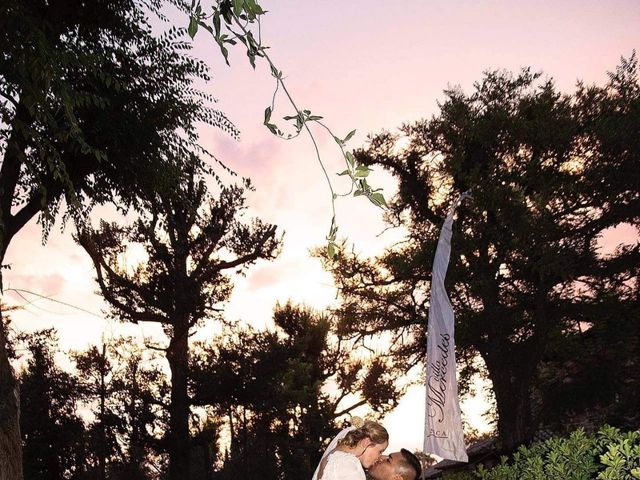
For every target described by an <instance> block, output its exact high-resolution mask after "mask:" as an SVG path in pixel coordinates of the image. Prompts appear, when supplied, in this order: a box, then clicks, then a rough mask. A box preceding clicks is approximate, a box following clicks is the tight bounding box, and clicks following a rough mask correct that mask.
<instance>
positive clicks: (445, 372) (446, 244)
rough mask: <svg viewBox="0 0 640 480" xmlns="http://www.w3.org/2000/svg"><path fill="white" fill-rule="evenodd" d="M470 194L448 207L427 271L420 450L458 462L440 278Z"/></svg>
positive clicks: (446, 309) (449, 318)
mask: <svg viewBox="0 0 640 480" xmlns="http://www.w3.org/2000/svg"><path fill="white" fill-rule="evenodd" d="M468 196H470V195H469V193H467V192H465V193H463V194H462V195H460V198H458V200H457V201H456V203H454V204H453V205H452V206H451V210H449V214H448V215H447V218H446V219H445V221H444V225H443V226H442V230H441V231H440V238H439V239H438V246H437V248H436V254H435V257H434V259H433V271H432V273H431V298H430V300H429V325H428V330H427V362H426V363H427V380H426V387H427V392H426V397H427V398H426V412H425V423H424V451H425V452H427V453H433V454H435V455H438V456H439V457H442V458H446V459H449V460H457V461H459V462H467V461H469V459H468V457H467V452H466V450H465V447H464V435H463V432H462V420H461V418H460V404H459V402H458V383H457V380H456V346H455V342H454V315H453V308H452V307H451V302H450V301H449V297H448V296H447V292H446V290H445V289H444V279H445V276H446V274H447V268H448V267H449V256H450V254H451V227H452V224H453V214H454V213H455V210H456V207H457V206H458V205H459V204H460V202H461V201H462V200H463V199H464V198H466V197H468Z"/></svg>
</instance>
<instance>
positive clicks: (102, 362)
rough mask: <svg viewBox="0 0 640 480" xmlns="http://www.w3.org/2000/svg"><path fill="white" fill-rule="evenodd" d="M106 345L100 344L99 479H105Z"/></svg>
mask: <svg viewBox="0 0 640 480" xmlns="http://www.w3.org/2000/svg"><path fill="white" fill-rule="evenodd" d="M106 364H107V344H106V343H104V342H103V343H102V356H101V357H100V448H99V451H98V463H99V466H100V468H99V470H100V471H99V477H98V478H99V479H100V480H105V478H106V477H107V431H106V427H105V424H104V419H105V399H106V396H107V392H106V385H105V377H106V375H107V373H106V369H107V365H106Z"/></svg>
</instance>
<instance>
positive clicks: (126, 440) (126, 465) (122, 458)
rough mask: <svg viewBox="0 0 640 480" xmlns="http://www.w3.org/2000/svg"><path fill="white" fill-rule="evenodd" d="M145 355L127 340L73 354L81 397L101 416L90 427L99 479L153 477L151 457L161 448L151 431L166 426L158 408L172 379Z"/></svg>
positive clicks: (153, 360)
mask: <svg viewBox="0 0 640 480" xmlns="http://www.w3.org/2000/svg"><path fill="white" fill-rule="evenodd" d="M144 353H145V352H144V351H143V347H141V346H139V345H138V344H137V343H136V342H135V341H134V339H132V338H129V337H123V338H117V339H113V340H110V341H108V342H103V344H102V345H101V346H100V347H97V346H92V347H90V348H89V349H87V350H85V351H82V352H76V353H74V354H73V356H72V357H73V359H74V360H75V362H76V369H77V377H78V391H79V395H80V398H81V399H82V400H83V401H84V402H85V403H86V404H88V405H89V406H90V408H91V411H92V413H93V414H94V417H95V421H94V422H92V423H91V424H90V425H89V426H88V435H89V450H90V452H91V453H92V456H93V458H95V459H96V460H97V462H95V463H97V466H94V468H93V471H92V476H93V477H94V478H96V477H97V478H128V479H130V480H138V479H140V480H142V479H147V478H150V477H149V475H150V472H149V470H150V468H149V462H150V461H151V458H150V457H151V456H152V454H153V453H155V452H157V451H158V450H159V445H158V443H159V442H158V440H157V439H156V438H154V437H153V436H152V434H151V433H150V432H153V431H154V430H156V428H164V427H165V424H164V422H163V419H162V418H159V417H160V415H159V414H158V412H157V409H158V405H161V404H163V400H164V398H163V397H166V395H164V391H165V390H166V389H165V388H164V387H165V385H166V379H165V376H164V374H163V373H162V372H161V371H160V368H159V367H158V366H157V365H156V364H155V359H154V358H153V355H152V356H149V355H144ZM154 353H155V352H152V354H154Z"/></svg>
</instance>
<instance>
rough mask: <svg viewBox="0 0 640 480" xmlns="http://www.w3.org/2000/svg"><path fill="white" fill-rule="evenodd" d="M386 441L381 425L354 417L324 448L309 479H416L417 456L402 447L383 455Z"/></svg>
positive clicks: (419, 473)
mask: <svg viewBox="0 0 640 480" xmlns="http://www.w3.org/2000/svg"><path fill="white" fill-rule="evenodd" d="M388 445H389V433H388V432H387V430H386V429H385V428H384V427H383V426H382V425H380V424H379V423H377V422H373V421H369V420H367V421H364V422H363V421H362V420H361V419H359V418H357V417H354V418H353V419H352V426H351V427H348V428H345V429H344V430H342V431H341V432H340V433H339V434H338V435H337V436H336V437H335V438H334V439H333V441H332V442H331V443H330V444H329V446H328V447H327V449H326V450H325V452H324V454H323V455H322V459H321V460H320V463H319V464H318V468H316V471H315V473H314V474H313V480H366V479H367V476H368V477H369V478H371V479H373V480H418V478H419V477H420V475H421V473H422V467H421V465H420V460H418V458H417V457H416V456H415V455H414V454H413V453H411V452H410V451H409V450H406V449H404V448H403V449H402V450H400V451H399V452H393V453H389V454H388V455H383V453H382V452H384V451H385V450H386V448H387V446H388ZM365 471H366V473H365Z"/></svg>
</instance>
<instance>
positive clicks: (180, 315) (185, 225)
mask: <svg viewBox="0 0 640 480" xmlns="http://www.w3.org/2000/svg"><path fill="white" fill-rule="evenodd" d="M246 186H247V187H249V186H250V185H249V183H248V182H247V184H246ZM180 187H181V188H180V190H179V191H178V193H177V194H176V193H175V192H174V193H164V192H162V193H158V194H157V195H156V196H154V197H153V198H150V199H148V202H147V213H144V214H141V216H140V218H139V219H138V220H137V221H136V222H135V223H134V224H133V225H132V226H129V227H121V226H118V225H117V224H115V223H112V224H107V223H104V222H103V223H102V225H101V227H100V229H99V230H97V231H91V230H85V231H84V232H82V233H81V235H79V237H78V240H79V242H80V244H81V245H82V246H83V247H84V248H85V250H86V251H87V252H88V253H89V255H90V256H91V259H92V261H93V264H94V266H95V269H96V273H97V282H98V285H99V286H100V291H101V292H102V295H103V296H104V298H105V300H106V301H107V302H108V304H109V306H110V308H111V314H112V315H113V316H114V317H117V318H121V319H123V320H126V321H132V322H144V321H147V322H155V323H159V324H160V325H162V327H163V330H164V333H165V334H166V335H167V337H168V338H169V345H168V346H167V347H166V349H164V351H165V353H166V358H167V360H168V362H169V367H170V370H171V400H170V404H169V405H168V411H169V417H170V420H169V430H168V432H167V446H168V451H169V476H170V478H171V479H177V478H189V474H188V472H189V438H190V436H189V413H190V405H191V400H190V398H189V392H188V380H189V335H190V333H191V332H192V331H193V330H194V329H195V328H197V327H198V325H200V324H201V323H202V322H203V321H204V319H205V318H211V319H218V320H220V319H222V316H221V315H222V310H223V309H222V305H223V304H224V302H225V301H226V300H227V299H228V298H229V296H230V295H231V291H232V288H233V284H232V281H231V278H230V277H229V273H230V272H237V273H241V272H243V271H244V270H246V268H247V267H248V266H250V265H251V264H253V263H255V262H256V261H257V260H259V259H270V258H273V257H274V255H275V254H276V253H277V250H278V246H279V240H278V239H277V238H276V227H275V226H273V225H269V224H265V223H263V222H262V221H260V220H257V219H256V220H253V222H252V223H251V224H249V225H247V224H244V223H242V222H241V220H240V214H241V212H242V210H243V209H244V201H245V200H244V196H243V195H244V193H243V189H242V188H241V187H238V186H232V187H221V189H220V194H219V198H217V199H215V198H213V197H211V196H209V195H208V194H207V188H206V185H205V183H204V181H203V180H201V179H199V178H198V177H197V176H195V175H185V176H183V178H182V183H181V185H180ZM134 243H137V244H139V245H142V246H143V247H144V249H145V251H146V253H147V255H148V260H147V261H146V262H145V263H143V264H140V265H139V266H138V267H137V268H136V269H135V271H133V272H127V269H126V266H123V265H122V264H121V262H120V261H119V256H120V255H121V253H123V251H124V250H125V248H126V247H127V245H129V244H134Z"/></svg>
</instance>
